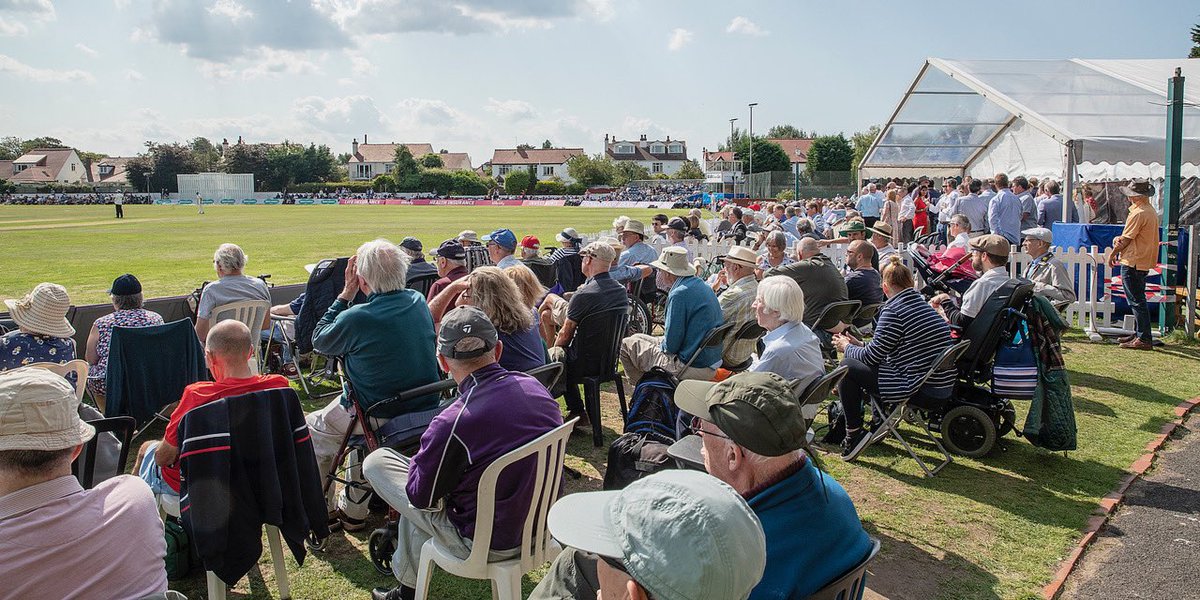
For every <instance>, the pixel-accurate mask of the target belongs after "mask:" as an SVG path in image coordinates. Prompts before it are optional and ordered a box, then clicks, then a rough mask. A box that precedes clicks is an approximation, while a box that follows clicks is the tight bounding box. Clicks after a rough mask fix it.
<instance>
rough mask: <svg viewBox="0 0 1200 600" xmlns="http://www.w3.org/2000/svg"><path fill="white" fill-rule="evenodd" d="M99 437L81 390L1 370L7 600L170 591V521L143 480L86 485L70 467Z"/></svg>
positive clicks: (32, 372) (38, 372)
mask: <svg viewBox="0 0 1200 600" xmlns="http://www.w3.org/2000/svg"><path fill="white" fill-rule="evenodd" d="M95 435H96V430H95V428H94V427H92V426H91V425H89V424H87V423H84V422H82V421H81V420H80V419H79V400H78V399H77V398H76V396H75V389H74V386H72V385H71V384H70V383H68V382H67V381H66V380H65V379H63V378H62V377H59V376H58V375H55V374H53V373H51V372H49V371H46V370H44V369H29V368H26V369H17V370H13V371H8V372H5V373H2V374H0V540H3V541H2V542H0V578H2V580H3V581H4V593H3V594H4V596H5V597H6V598H94V597H104V598H143V597H146V596H150V595H153V594H162V593H164V592H166V590H167V572H166V569H165V568H164V562H163V561H164V560H165V559H166V555H167V548H166V544H165V543H164V542H163V525H162V521H160V520H159V518H158V507H157V506H156V504H155V502H154V496H153V495H152V494H151V493H150V490H149V489H147V488H146V486H145V484H143V483H142V482H141V481H138V480H137V478H135V477H131V476H129V475H118V476H116V477H113V478H110V479H106V480H104V481H101V482H100V483H98V484H96V486H95V487H93V488H92V489H90V490H85V489H83V487H82V486H80V485H79V481H78V480H77V479H76V478H75V476H74V475H72V474H71V463H72V462H74V461H75V459H76V458H77V457H78V456H79V454H80V452H82V451H83V445H84V444H85V443H87V442H88V440H91V439H92V437H93V436H95Z"/></svg>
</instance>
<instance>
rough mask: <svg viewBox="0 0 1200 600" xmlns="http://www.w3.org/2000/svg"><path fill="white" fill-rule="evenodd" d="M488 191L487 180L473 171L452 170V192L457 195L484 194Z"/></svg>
mask: <svg viewBox="0 0 1200 600" xmlns="http://www.w3.org/2000/svg"><path fill="white" fill-rule="evenodd" d="M487 191H488V185H487V182H486V181H484V179H483V178H482V177H480V176H478V175H476V174H475V173H473V172H471V171H451V172H450V193H452V194H454V195H456V196H482V195H484V194H486V193H487Z"/></svg>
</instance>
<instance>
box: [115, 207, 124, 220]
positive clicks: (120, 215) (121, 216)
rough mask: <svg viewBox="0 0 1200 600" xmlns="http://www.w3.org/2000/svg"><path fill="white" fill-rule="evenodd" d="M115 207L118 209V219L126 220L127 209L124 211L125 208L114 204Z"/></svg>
mask: <svg viewBox="0 0 1200 600" xmlns="http://www.w3.org/2000/svg"><path fill="white" fill-rule="evenodd" d="M113 206H115V207H117V218H118V219H124V218H125V209H124V207H122V206H121V205H120V204H114V205H113Z"/></svg>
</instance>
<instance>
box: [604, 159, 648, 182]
mask: <svg viewBox="0 0 1200 600" xmlns="http://www.w3.org/2000/svg"><path fill="white" fill-rule="evenodd" d="M647 179H650V170H649V169H647V168H646V167H643V166H642V165H639V164H637V163H636V162H633V161H632V160H623V161H621V162H619V163H617V174H616V176H615V177H613V182H612V184H613V185H615V186H617V187H621V186H623V185H625V184H627V183H629V182H630V181H645V180H647Z"/></svg>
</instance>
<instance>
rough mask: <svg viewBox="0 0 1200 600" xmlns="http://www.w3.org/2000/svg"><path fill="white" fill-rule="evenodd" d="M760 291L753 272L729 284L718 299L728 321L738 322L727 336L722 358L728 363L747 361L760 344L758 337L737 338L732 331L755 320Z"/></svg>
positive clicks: (733, 364) (722, 314) (735, 363)
mask: <svg viewBox="0 0 1200 600" xmlns="http://www.w3.org/2000/svg"><path fill="white" fill-rule="evenodd" d="M757 293H758V280H757V279H755V278H754V275H753V274H750V275H746V276H745V277H742V278H741V279H739V280H737V281H735V282H733V283H731V284H729V287H728V288H726V289H725V291H724V292H721V295H720V296H718V297H717V301H718V302H720V304H721V316H722V317H723V318H724V319H725V322H726V323H737V325H736V326H735V327H734V328H733V331H732V332H731V334H730V335H729V337H727V338H725V340H726V341H725V350H724V352H723V353H722V359H723V360H724V362H725V364H726V365H730V366H735V365H740V364H742V363H744V362H746V361H747V360H748V359H749V358H750V354H751V353H753V352H754V349H755V347H756V346H757V345H758V339H750V340H735V339H733V335H732V333H737V330H738V329H740V328H741V327H742V326H743V325H745V324H746V323H749V322H750V321H754V320H755V316H754V296H755V294H757Z"/></svg>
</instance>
